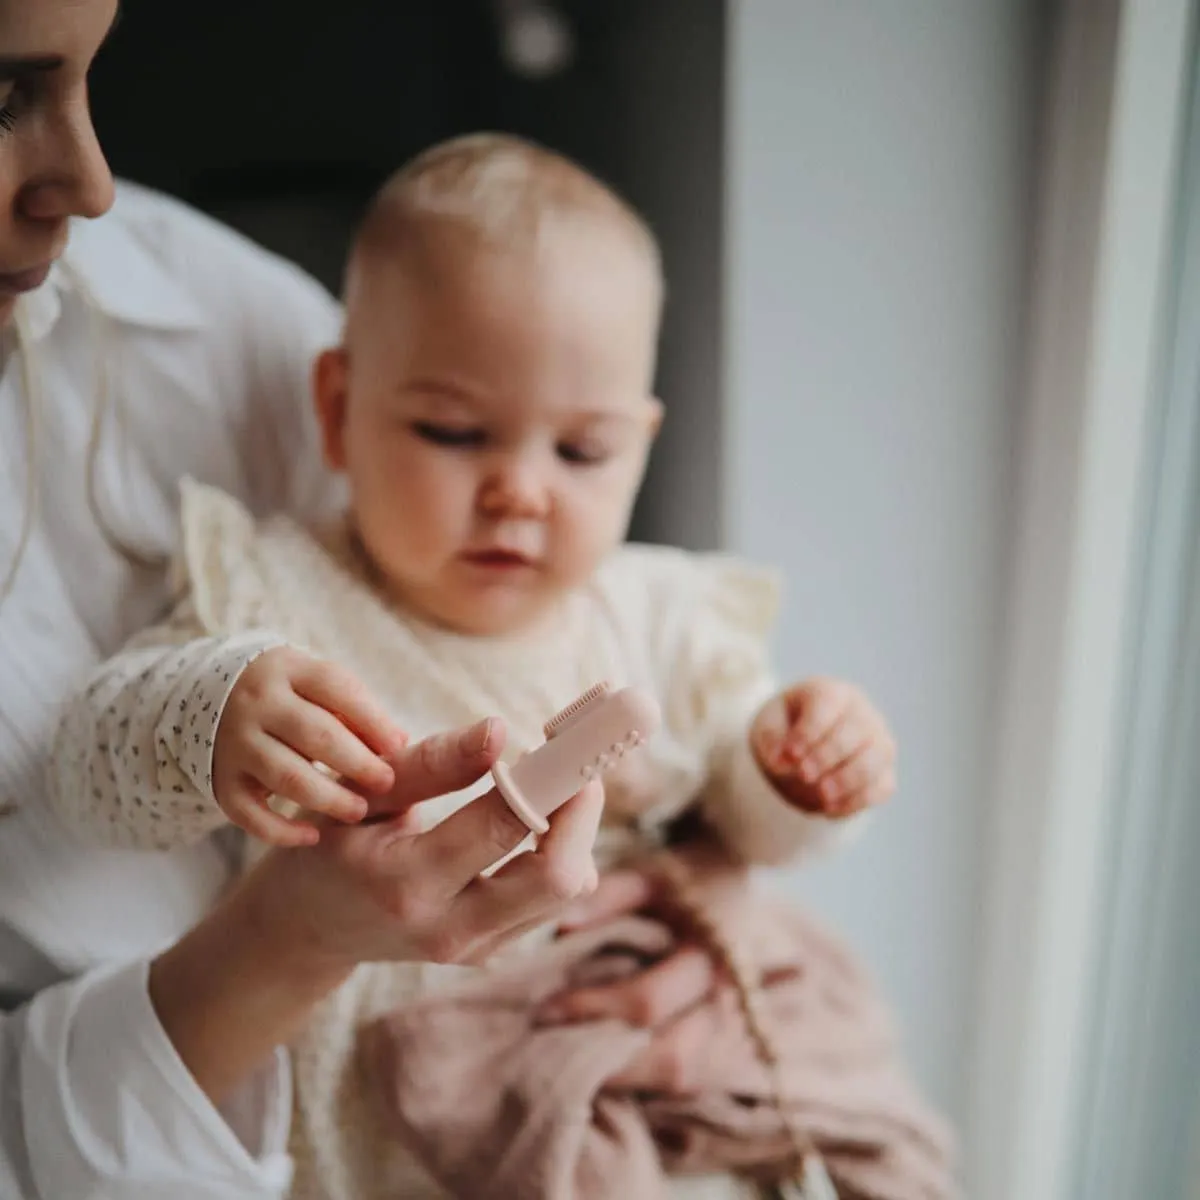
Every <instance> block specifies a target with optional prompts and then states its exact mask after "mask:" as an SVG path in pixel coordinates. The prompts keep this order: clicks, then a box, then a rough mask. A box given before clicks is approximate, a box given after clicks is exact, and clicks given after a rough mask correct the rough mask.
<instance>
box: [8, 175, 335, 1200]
mask: <svg viewBox="0 0 1200 1200" xmlns="http://www.w3.org/2000/svg"><path fill="white" fill-rule="evenodd" d="M18 316H19V321H18V324H17V327H16V328H11V327H10V328H9V329H7V330H5V331H4V333H3V335H2V339H3V340H2V341H0V580H3V579H4V578H5V577H6V576H7V575H8V572H9V566H10V563H11V562H12V561H13V559H14V557H15V555H16V553H17V550H18V547H19V545H20V544H21V542H22V540H23V539H22V530H23V528H24V526H25V522H26V517H27V516H28V515H30V514H31V515H32V518H33V521H32V525H31V527H30V530H29V536H28V537H27V538H25V539H24V540H25V542H26V544H25V546H24V551H23V554H22V556H21V560H20V563H19V566H18V569H17V573H16V575H15V578H14V581H13V587H12V591H11V594H9V595H8V597H7V599H6V600H4V601H3V602H2V603H0V812H2V813H6V814H7V815H4V816H0V999H2V998H5V997H7V998H8V999H9V1001H10V1002H11V1001H12V999H13V998H17V997H22V996H27V995H29V994H30V993H32V992H34V991H36V990H37V989H39V988H43V987H45V986H46V985H48V984H51V983H53V982H55V981H57V980H61V979H64V978H66V977H69V976H76V975H79V976H80V977H79V978H78V979H76V980H74V981H73V982H70V983H66V984H60V985H59V986H56V987H50V988H49V989H48V990H44V991H41V992H40V993H39V994H38V996H37V997H36V998H35V999H34V1000H32V1001H31V1002H29V1003H28V1004H26V1005H25V1007H24V1008H23V1009H21V1010H19V1011H18V1012H16V1013H12V1014H10V1015H8V1016H0V1196H3V1197H5V1198H6V1200H8V1198H10V1197H12V1198H14V1200H17V1198H19V1200H75V1198H83V1197H97V1198H99V1197H105V1198H113V1200H115V1198H117V1197H120V1198H121V1200H126V1198H129V1200H132V1198H135V1197H146V1198H147V1200H148V1198H149V1197H155V1198H156V1200H157V1198H158V1197H161V1196H164V1195H171V1196H173V1197H177V1198H179V1200H210V1198H211V1200H216V1198H217V1197H220V1198H221V1200H230V1198H233V1200H237V1198H242V1197H245V1198H246V1200H250V1198H259V1197H263V1198H265V1197H278V1196H280V1195H282V1194H283V1193H284V1192H285V1190H286V1188H287V1186H288V1179H289V1176H290V1169H291V1168H290V1161H289V1160H288V1158H287V1156H286V1154H285V1153H284V1149H285V1146H286V1139H287V1128H288V1112H289V1109H290V1081H289V1078H288V1075H287V1068H286V1063H285V1062H284V1061H283V1059H282V1058H281V1059H280V1061H279V1062H277V1063H276V1064H275V1065H274V1066H273V1067H272V1068H271V1069H270V1070H268V1071H267V1072H266V1073H265V1074H264V1076H263V1078H262V1079H260V1080H258V1081H256V1082H255V1083H254V1084H253V1085H251V1086H249V1087H248V1088H246V1089H244V1091H243V1093H242V1094H241V1095H240V1096H239V1097H238V1100H237V1102H236V1103H235V1104H234V1105H232V1106H231V1108H230V1111H229V1112H228V1113H227V1114H224V1115H223V1114H222V1113H220V1112H218V1111H217V1110H216V1109H215V1108H214V1107H213V1106H212V1105H211V1104H210V1103H209V1102H208V1101H207V1100H206V1098H205V1097H204V1096H203V1094H202V1093H201V1092H200V1091H199V1089H198V1088H197V1087H196V1085H195V1084H194V1082H193V1081H192V1080H191V1078H190V1076H188V1074H187V1072H186V1071H185V1070H184V1068H183V1067H182V1064H181V1063H180V1062H179V1060H178V1058H177V1057H176V1055H175V1053H174V1050H173V1048H172V1047H171V1045H170V1043H169V1042H168V1041H167V1039H166V1037H165V1035H164V1033H163V1031H162V1029H161V1027H160V1026H159V1024H158V1021H157V1019H156V1017H155V1016H154V1013H153V1011H152V1009H151V1007H150V1003H149V999H148V996H147V993H146V983H145V970H146V967H145V961H146V959H147V957H148V956H149V955H151V954H153V953H154V952H155V951H157V950H158V949H159V948H161V947H163V946H165V945H167V944H169V943H170V942H172V941H174V940H175V939H176V938H177V937H178V936H179V935H180V934H181V933H182V932H184V931H185V930H186V929H188V928H189V927H190V926H191V925H192V924H194V923H195V921H196V920H197V918H198V917H199V916H200V915H201V914H202V913H203V912H204V911H205V910H206V909H207V908H208V906H209V905H210V904H211V902H212V899H213V898H214V896H215V895H216V894H217V893H218V891H219V890H220V889H221V888H222V887H223V886H224V884H225V882H226V880H227V878H228V873H229V863H228V862H227V860H226V858H225V857H224V856H223V855H222V853H221V851H220V849H219V848H218V846H217V845H216V843H214V842H213V841H212V840H208V841H204V842H201V843H198V844H195V845H192V846H190V847H187V848H184V849H182V850H179V851H175V852H172V853H169V854H153V853H151V854H147V853H137V852H131V851H120V850H96V849H93V848H90V847H89V848H84V847H82V846H81V845H78V844H76V843H73V842H72V841H71V839H70V838H69V837H68V836H67V835H66V833H65V831H64V830H63V829H62V827H61V826H60V825H59V824H58V823H57V821H56V820H55V819H54V817H53V815H52V813H51V812H50V811H49V808H48V806H47V804H46V803H45V793H44V773H45V764H46V759H47V757H48V754H49V748H50V743H51V739H52V737H53V733H54V728H55V725H56V724H57V721H58V715H59V710H60V708H61V706H62V704H63V702H64V701H65V700H66V699H67V698H68V697H69V696H70V695H72V694H73V693H74V691H75V690H76V688H77V687H78V685H79V683H80V681H81V680H82V679H83V678H84V677H86V676H87V675H88V674H89V672H90V671H91V670H92V669H94V667H95V666H96V664H97V663H99V662H100V661H102V660H103V659H104V658H106V657H107V656H108V655H110V654H112V653H113V652H114V651H115V650H117V649H118V647H120V646H121V645H122V644H123V643H124V642H125V641H126V640H127V638H128V637H129V636H130V635H131V634H132V633H134V632H135V631H136V630H137V629H139V628H141V627H143V626H144V625H146V624H147V623H148V622H150V621H152V620H153V619H155V618H157V617H159V616H160V615H162V613H163V612H164V610H165V608H166V606H167V602H168V590H167V585H166V569H165V564H166V560H167V556H168V555H169V553H170V552H171V551H172V550H173V548H174V545H175V542H176V538H177V523H178V486H179V480H180V478H181V477H183V476H185V475H190V476H192V477H195V478H197V479H200V480H204V481H206V482H209V483H211V484H214V485H217V486H219V487H221V488H222V489H224V490H227V491H229V492H230V493H231V494H233V495H236V496H237V497H239V498H240V499H241V500H242V501H243V502H244V503H246V504H247V505H248V506H249V507H250V508H251V509H252V510H253V511H255V512H257V513H265V512H268V511H271V510H273V509H276V508H286V509H287V510H288V511H291V512H296V513H300V514H308V515H316V514H318V513H321V512H323V511H325V510H326V508H327V506H328V505H329V504H330V503H331V501H332V500H333V499H334V496H335V491H336V488H335V485H334V484H333V483H332V481H331V480H330V479H329V477H328V476H327V475H326V474H325V473H324V471H323V470H322V469H321V468H320V466H319V463H318V458H317V455H316V454H315V453H314V446H315V422H314V420H313V418H312V416H311V412H310V406H309V404H308V402H307V397H308V395H309V372H310V369H311V361H312V358H313V355H314V354H315V352H316V351H317V350H318V349H320V348H321V347H322V346H324V345H327V344H329V343H331V342H333V341H334V340H336V338H337V336H338V324H339V319H340V318H339V310H338V307H337V305H336V304H335V303H334V301H333V300H332V299H331V298H330V297H329V296H328V295H327V294H326V293H325V292H324V291H323V290H322V289H321V288H320V287H319V286H318V285H317V284H316V283H315V282H314V281H312V280H311V279H310V278H309V277H308V276H306V275H305V274H304V273H303V272H301V271H300V270H299V269H297V268H296V267H294V266H292V265H290V264H287V263H285V262H283V261H282V260H280V259H278V258H276V257H274V256H272V255H270V254H268V253H266V252H265V251H263V250H261V249H259V248H258V247H256V246H254V245H252V244H251V243H249V242H248V241H246V240H245V239H243V238H241V237H239V236H237V235H236V234H234V233H232V232H230V231H229V230H226V229H224V228H222V227H221V226H219V225H217V224H216V223H214V222H212V221H210V220H208V219H207V218H205V217H202V216H201V215H199V214H197V213H195V212H193V211H191V210H189V209H187V208H186V207H184V206H183V205H181V204H179V203H177V202H175V201H172V200H169V199H167V198H165V197H162V196H158V195H155V194H153V193H150V192H147V191H145V190H143V189H140V188H135V187H132V186H130V185H127V184H122V185H121V186H120V187H119V189H118V197H117V202H116V206H115V207H114V209H113V211H112V212H111V213H109V214H108V215H106V216H105V217H103V218H101V219H100V220H98V221H95V222H88V223H84V222H80V223H77V224H76V225H75V227H74V228H73V230H72V238H71V244H70V247H69V249H68V251H67V254H66V255H65V257H64V259H63V261H62V262H61V263H60V264H59V265H57V266H56V267H55V268H54V270H53V271H52V273H51V276H50V278H49V280H48V281H47V282H46V284H45V285H44V286H43V287H42V288H40V289H39V290H38V291H37V292H34V293H32V294H31V295H29V296H27V297H24V298H23V299H22V301H21V303H20V305H19V309H18ZM98 409H99V419H98V420H97V411H98ZM93 449H94V451H95V456H94V471H92V472H89V469H88V460H89V455H90V453H91V451H92V450H93ZM31 452H32V460H31V457H30V454H31ZM31 481H32V484H33V488H32V491H31V488H30V484H31ZM31 500H32V502H33V507H32V508H31V507H30V503H31ZM98 517H99V520H98ZM101 521H102V522H103V525H101V523H100V522H101ZM106 530H107V533H108V535H109V536H108V537H106V536H105V531H106ZM110 538H115V539H116V540H117V541H118V542H119V543H121V544H123V545H124V546H126V547H128V548H131V549H132V550H133V551H134V552H135V554H136V555H137V556H138V557H139V558H141V559H143V560H149V565H142V566H139V565H137V564H136V562H135V561H133V560H131V558H130V557H129V556H128V555H127V554H126V553H123V552H122V551H121V550H120V549H118V548H117V547H116V546H114V545H113V544H112V542H111V541H110ZM81 972H82V973H83V974H82V975H81V974H80V973H81ZM116 1079H119V1080H121V1081H122V1086H119V1087H114V1080H116ZM235 1110H236V1111H235Z"/></svg>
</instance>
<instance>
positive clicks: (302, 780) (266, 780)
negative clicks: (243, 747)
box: [252, 738, 367, 823]
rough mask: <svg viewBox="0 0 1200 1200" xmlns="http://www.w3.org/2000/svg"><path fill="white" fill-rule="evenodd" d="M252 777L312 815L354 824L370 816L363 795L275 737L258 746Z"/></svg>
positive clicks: (265, 739) (270, 790)
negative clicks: (345, 785) (344, 784)
mask: <svg viewBox="0 0 1200 1200" xmlns="http://www.w3.org/2000/svg"><path fill="white" fill-rule="evenodd" d="M252 774H253V776H254V778H255V779H256V780H258V782H259V783H261V784H262V786H263V787H264V788H266V789H267V791H268V792H272V793H274V794H275V795H276V796H281V797H282V798H283V799H285V800H291V801H292V802H293V803H294V804H298V805H299V806H300V807H301V808H303V809H307V810H308V811H309V812H314V813H321V814H323V815H324V816H327V817H332V818H333V819H334V820H335V821H346V822H351V823H353V822H356V821H361V820H362V819H363V817H365V816H366V815H367V802H366V800H365V799H363V797H362V796H360V795H358V794H357V793H355V792H352V791H351V790H350V789H349V788H347V787H344V786H343V785H342V784H341V783H339V782H338V781H337V780H336V779H333V778H331V777H330V776H329V775H327V774H325V772H324V771H321V770H318V768H317V767H316V766H314V765H313V764H312V763H311V762H309V761H308V760H307V759H306V758H304V757H302V756H301V755H299V754H297V753H296V751H295V750H293V749H292V748H291V747H290V746H285V745H284V744H283V743H282V742H280V741H276V740H275V739H274V738H263V739H262V741H261V744H259V745H257V746H256V747H255V755H254V763H253V766H252Z"/></svg>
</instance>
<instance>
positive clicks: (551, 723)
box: [542, 681, 608, 741]
mask: <svg viewBox="0 0 1200 1200" xmlns="http://www.w3.org/2000/svg"><path fill="white" fill-rule="evenodd" d="M607 695H608V682H607V681H603V682H601V683H597V684H596V685H595V686H594V687H590V688H588V690H587V691H586V692H584V693H583V695H582V696H580V697H579V698H578V699H577V700H572V701H571V703H570V704H568V705H567V706H566V708H563V709H560V710H559V711H558V712H556V713H555V714H554V716H552V717H551V718H550V720H548V721H547V722H546V724H545V725H544V726H543V727H542V732H543V733H544V735H545V737H546V740H547V741H549V740H550V739H551V738H552V737H553V736H554V734H555V732H556V731H557V730H559V729H561V728H562V726H563V725H565V724H566V723H567V722H568V721H569V720H571V718H572V717H574V716H576V715H577V714H578V713H580V712H581V711H582V710H583V709H585V708H587V706H588V705H589V704H591V703H592V701H593V700H599V699H600V698H601V697H602V696H607Z"/></svg>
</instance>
